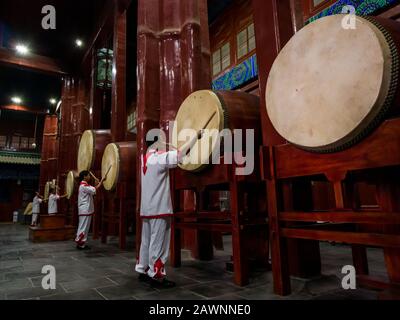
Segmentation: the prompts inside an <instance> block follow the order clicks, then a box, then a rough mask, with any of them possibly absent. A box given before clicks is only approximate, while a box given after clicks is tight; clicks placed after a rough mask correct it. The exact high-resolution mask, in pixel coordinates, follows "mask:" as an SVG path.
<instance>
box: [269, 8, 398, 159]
mask: <svg viewBox="0 0 400 320" xmlns="http://www.w3.org/2000/svg"><path fill="white" fill-rule="evenodd" d="M344 19H346V18H345V16H344V15H333V16H329V17H325V18H321V19H319V20H317V21H315V22H312V23H311V24H309V25H307V26H306V27H304V28H303V29H302V30H300V31H299V32H298V33H297V34H295V35H294V36H293V38H292V39H291V40H290V41H289V42H288V43H287V45H286V46H285V47H284V48H283V49H282V51H281V52H280V54H279V55H278V57H277V59H276V61H275V62H274V64H273V67H272V69H271V72H270V75H269V79H268V82H267V88H266V105H267V112H268V116H269V118H270V120H271V122H272V124H273V126H274V127H275V129H276V130H277V132H278V133H279V134H280V135H281V136H282V137H283V138H285V139H286V140H287V141H289V142H290V143H292V144H294V145H296V146H298V147H300V148H302V149H306V150H309V151H314V152H335V151H340V150H343V149H345V148H348V147H351V146H353V145H354V144H356V143H358V142H359V141H360V140H362V139H363V138H364V137H365V136H366V135H368V134H369V133H371V132H372V130H373V129H375V128H376V127H377V126H378V125H379V124H380V123H381V121H382V120H383V119H385V118H387V117H388V115H389V113H390V112H391V111H392V110H391V109H392V108H393V105H394V104H393V101H394V100H395V99H398V69H399V58H398V44H399V43H400V41H399V40H400V39H399V35H400V24H399V23H398V22H395V21H390V20H386V19H379V18H374V17H366V18H362V17H356V25H355V27H356V28H355V29H346V28H344V27H343V25H342V21H344ZM388 112H389V113H388Z"/></svg>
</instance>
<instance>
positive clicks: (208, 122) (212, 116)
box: [197, 111, 217, 135]
mask: <svg viewBox="0 0 400 320" xmlns="http://www.w3.org/2000/svg"><path fill="white" fill-rule="evenodd" d="M216 114H217V111H214V113H213V114H212V115H211V117H210V119H208V121H207V122H206V125H205V126H203V128H202V129H200V130H199V131H198V132H197V135H199V134H200V132H201V130H204V129H205V128H207V127H208V125H209V124H210V122H211V120H212V119H213V118H214V116H215V115H216Z"/></svg>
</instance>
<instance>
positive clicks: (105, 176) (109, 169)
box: [104, 165, 113, 180]
mask: <svg viewBox="0 0 400 320" xmlns="http://www.w3.org/2000/svg"><path fill="white" fill-rule="evenodd" d="M112 167H113V166H112V165H110V167H109V168H108V170H107V173H106V174H105V175H104V180H106V179H107V176H108V174H109V173H110V171H111V168H112Z"/></svg>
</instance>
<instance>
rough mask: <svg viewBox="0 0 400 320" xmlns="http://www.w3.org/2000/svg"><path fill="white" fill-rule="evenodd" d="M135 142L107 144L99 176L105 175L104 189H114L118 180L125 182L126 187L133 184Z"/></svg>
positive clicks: (132, 186)
mask: <svg viewBox="0 0 400 320" xmlns="http://www.w3.org/2000/svg"><path fill="white" fill-rule="evenodd" d="M136 150H137V147H136V142H117V143H111V144H109V145H108V146H107V147H106V149H105V150H104V154H103V160H102V164H101V176H102V177H105V176H106V175H107V178H106V180H104V189H106V190H107V191H114V190H115V189H116V187H117V185H118V183H120V182H127V184H128V189H133V188H134V186H135V176H136Z"/></svg>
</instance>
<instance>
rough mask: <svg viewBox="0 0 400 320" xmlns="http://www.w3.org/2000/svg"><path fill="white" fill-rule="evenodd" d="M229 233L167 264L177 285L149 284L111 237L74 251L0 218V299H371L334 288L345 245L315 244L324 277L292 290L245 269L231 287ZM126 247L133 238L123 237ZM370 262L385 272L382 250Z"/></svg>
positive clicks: (370, 294)
mask: <svg viewBox="0 0 400 320" xmlns="http://www.w3.org/2000/svg"><path fill="white" fill-rule="evenodd" d="M229 240H230V238H229V237H228V238H226V239H225V242H226V244H225V247H226V248H228V249H227V250H226V251H217V252H216V257H215V260H213V261H211V262H200V261H195V260H193V259H191V258H190V257H189V255H188V254H184V257H185V258H184V260H183V263H182V268H180V269H172V268H168V269H167V272H168V273H169V279H171V280H173V281H176V283H177V287H176V288H174V289H169V290H156V289H152V288H150V287H149V286H148V285H146V284H143V283H139V281H138V280H137V276H136V274H135V272H134V263H135V253H134V251H133V249H132V250H128V251H121V250H119V249H118V248H117V245H116V243H115V242H112V241H111V243H110V244H108V245H103V244H101V243H100V242H99V241H91V247H92V250H90V251H85V252H81V251H77V250H76V249H75V247H74V243H73V242H71V241H68V242H56V243H46V244H33V243H31V242H29V241H28V228H27V227H26V226H21V225H11V224H0V300H4V299H6V300H21V299H23V300H26V299H28V300H39V299H40V300H42V299H43V300H103V299H106V300H115V299H116V300H153V299H157V300H184V299H190V300H193V299H195V300H202V299H213V300H214V299H218V300H230V299H234V300H267V299H268V300H269V299H291V300H293V299H301V300H310V299H351V300H354V299H370V300H371V299H376V298H377V293H376V292H374V291H368V290H363V289H358V290H353V291H351V292H349V291H345V290H343V289H340V288H341V286H340V283H341V280H340V279H341V278H340V277H341V273H340V271H341V267H342V266H344V265H346V264H351V255H350V252H351V251H350V248H348V247H347V246H342V245H336V246H332V245H330V244H325V243H324V244H321V253H322V259H323V276H322V277H319V278H316V279H312V280H304V279H292V288H293V294H292V295H291V296H288V297H279V296H277V295H275V294H273V289H272V287H273V286H272V274H271V272H257V273H255V274H253V275H252V278H251V282H250V284H249V285H248V286H247V287H244V288H241V287H238V286H235V285H234V284H233V282H232V277H233V275H232V273H229V272H227V271H225V264H226V262H228V261H229V260H230V254H231V252H229V248H230V243H229ZM130 247H132V248H133V243H132V242H130ZM368 255H369V258H370V261H371V263H370V268H371V270H372V273H374V274H376V275H381V276H382V275H383V276H384V275H385V269H384V264H383V256H382V252H381V251H380V250H377V249H373V250H370V251H369V252H368ZM45 265H52V266H54V267H55V268H56V276H57V288H56V290H54V291H46V290H44V289H42V287H41V282H42V277H43V276H44V275H42V274H41V270H42V267H43V266H45Z"/></svg>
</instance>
